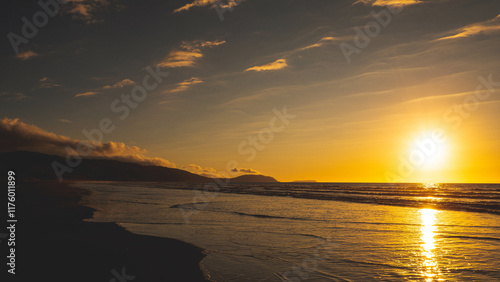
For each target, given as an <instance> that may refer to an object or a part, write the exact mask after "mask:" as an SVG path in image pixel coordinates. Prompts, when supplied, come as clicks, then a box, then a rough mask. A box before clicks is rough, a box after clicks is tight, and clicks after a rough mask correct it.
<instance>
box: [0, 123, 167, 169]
mask: <svg viewBox="0 0 500 282" xmlns="http://www.w3.org/2000/svg"><path fill="white" fill-rule="evenodd" d="M79 144H84V145H85V144H86V145H88V146H90V147H91V148H92V151H91V153H90V154H89V155H88V156H87V157H89V158H106V159H113V160H119V161H126V162H134V163H138V164H142V165H158V166H165V167H175V164H174V163H172V162H170V161H168V160H165V159H162V158H150V157H147V156H145V155H144V154H145V153H146V152H147V151H146V150H144V149H141V148H138V147H136V146H128V145H125V144H124V143H121V142H105V143H97V142H90V141H85V142H84V143H82V141H81V140H76V139H71V138H69V137H67V136H62V135H56V134H54V133H51V132H48V131H45V130H43V129H41V128H39V127H37V126H35V125H31V124H27V123H24V122H21V121H19V119H9V118H4V119H2V120H0V152H12V151H21V150H24V151H34V152H39V153H44V154H51V155H58V156H63V157H64V156H66V155H67V154H68V148H70V149H72V150H74V151H77V149H78V145H79ZM87 148H88V147H85V149H87ZM69 151H71V150H69Z"/></svg>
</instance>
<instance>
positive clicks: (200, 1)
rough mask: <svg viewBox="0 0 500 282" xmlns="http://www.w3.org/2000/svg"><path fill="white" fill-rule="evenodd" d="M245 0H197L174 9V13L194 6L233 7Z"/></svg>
mask: <svg viewBox="0 0 500 282" xmlns="http://www.w3.org/2000/svg"><path fill="white" fill-rule="evenodd" d="M242 1H243V0H227V1H224V2H223V1H221V0H195V1H194V2H192V3H189V4H186V5H184V6H182V7H180V8H178V9H175V10H174V13H179V12H182V11H188V10H189V9H191V8H194V7H205V6H215V5H218V6H219V8H221V9H231V8H234V7H236V6H238V5H239V4H240V2H242Z"/></svg>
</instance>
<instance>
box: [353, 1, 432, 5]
mask: <svg viewBox="0 0 500 282" xmlns="http://www.w3.org/2000/svg"><path fill="white" fill-rule="evenodd" d="M358 3H362V4H366V5H371V6H408V5H414V4H419V3H423V1H420V0H358V1H356V2H354V4H353V5H356V4H358Z"/></svg>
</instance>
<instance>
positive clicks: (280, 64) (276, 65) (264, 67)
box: [245, 59, 288, 71]
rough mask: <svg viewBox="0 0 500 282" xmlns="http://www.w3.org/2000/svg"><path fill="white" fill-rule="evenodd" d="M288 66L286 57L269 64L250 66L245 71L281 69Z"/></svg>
mask: <svg viewBox="0 0 500 282" xmlns="http://www.w3.org/2000/svg"><path fill="white" fill-rule="evenodd" d="M286 67H288V64H287V62H286V59H279V60H276V61H274V62H272V63H269V64H267V65H262V66H254V67H251V68H248V69H246V70H245V71H270V70H280V69H283V68H286Z"/></svg>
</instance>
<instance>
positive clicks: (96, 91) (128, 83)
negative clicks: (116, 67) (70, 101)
mask: <svg viewBox="0 0 500 282" xmlns="http://www.w3.org/2000/svg"><path fill="white" fill-rule="evenodd" d="M132 85H135V81H133V80H131V79H128V78H126V79H124V80H122V81H118V82H117V83H115V84H113V85H105V86H103V87H102V88H97V89H94V90H91V91H87V92H83V93H79V94H76V95H75V98H76V97H89V96H94V95H97V94H101V93H102V92H101V91H102V90H110V89H117V88H123V87H127V86H132Z"/></svg>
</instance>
